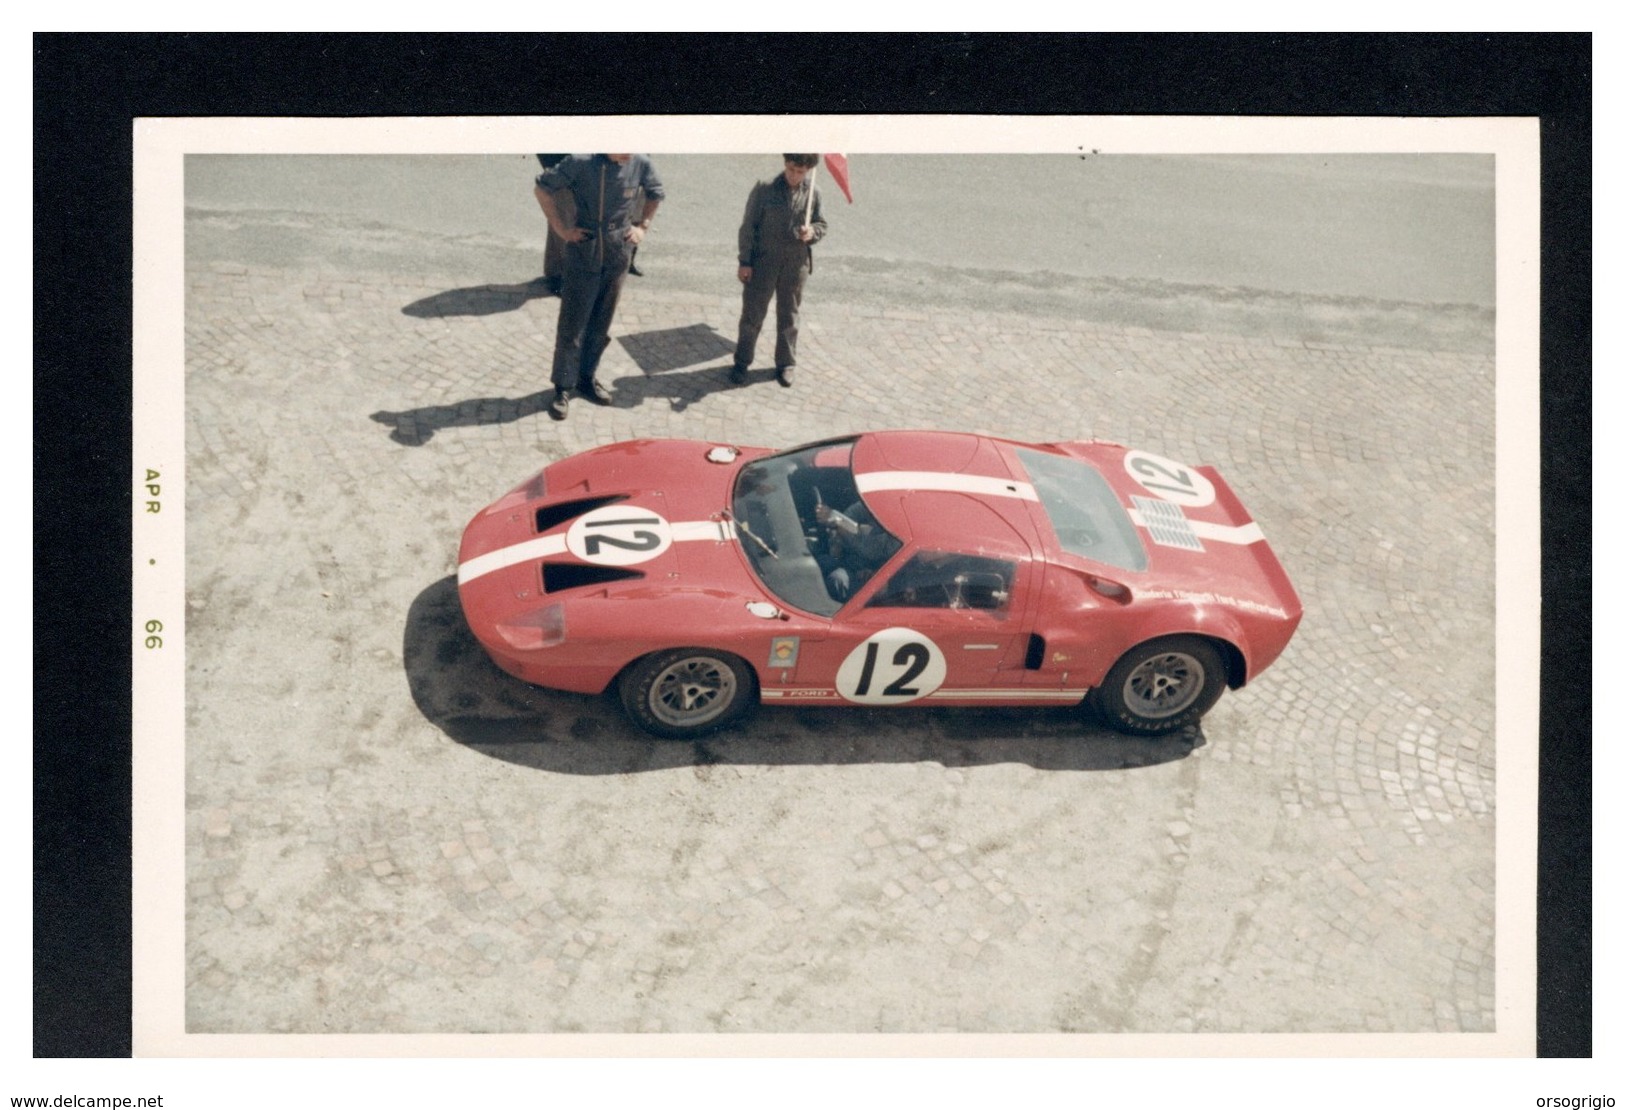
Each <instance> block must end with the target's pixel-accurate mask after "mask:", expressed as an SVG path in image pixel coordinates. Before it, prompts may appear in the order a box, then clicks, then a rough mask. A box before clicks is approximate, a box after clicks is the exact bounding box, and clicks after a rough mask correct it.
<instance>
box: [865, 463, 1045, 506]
mask: <svg viewBox="0 0 1625 1110" xmlns="http://www.w3.org/2000/svg"><path fill="white" fill-rule="evenodd" d="M857 482H858V492H859V493H874V492H876V491H878V490H942V491H946V492H949V493H977V494H981V495H982V496H983V497H1015V498H1019V499H1020V500H1022V501H1037V500H1038V492H1037V491H1036V490H1034V489H1033V487H1032V485H1031V483H1029V482H1018V481H1016V480H1015V479H1014V478H994V477H990V476H989V475H986V474H947V473H942V472H938V471H934V470H875V471H871V472H869V473H868V474H859V475H858V476H857Z"/></svg>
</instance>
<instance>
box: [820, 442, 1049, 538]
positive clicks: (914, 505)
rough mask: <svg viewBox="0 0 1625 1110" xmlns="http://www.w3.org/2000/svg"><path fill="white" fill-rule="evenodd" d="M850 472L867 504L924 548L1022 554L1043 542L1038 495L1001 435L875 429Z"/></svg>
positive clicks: (858, 446)
mask: <svg viewBox="0 0 1625 1110" xmlns="http://www.w3.org/2000/svg"><path fill="white" fill-rule="evenodd" d="M852 471H853V476H854V478H855V479H856V481H857V484H858V492H859V493H860V495H861V496H862V497H863V500H864V504H866V505H868V506H869V509H870V511H872V512H873V513H874V514H875V519H876V520H878V521H879V522H880V524H881V525H882V526H883V527H884V528H885V529H886V530H887V531H889V532H891V533H892V534H894V535H896V536H899V537H901V538H903V539H904V540H906V541H910V542H913V543H915V544H918V545H919V546H921V547H925V548H932V549H940V550H948V551H971V552H978V553H981V554H1000V555H1006V556H1008V557H1012V558H1019V557H1025V556H1027V555H1029V554H1030V553H1031V552H1033V551H1035V550H1038V549H1040V548H1041V547H1042V546H1043V542H1044V541H1043V540H1042V538H1041V537H1040V533H1039V529H1038V526H1037V524H1036V523H1035V520H1034V513H1033V510H1034V509H1036V508H1037V505H1038V503H1037V499H1036V494H1035V493H1034V492H1033V488H1032V486H1031V484H1030V483H1028V482H1027V480H1026V478H1025V476H1024V475H1023V474H1021V472H1020V471H1019V470H1017V469H1016V468H1015V467H1014V465H1013V464H1012V463H1011V461H1010V460H1009V458H1008V456H1007V453H1006V446H1005V444H1004V443H1003V441H1000V440H995V439H992V438H990V437H988V436H980V435H974V434H971V433H965V432H872V433H870V434H868V435H865V436H862V437H860V438H859V440H858V442H857V444H856V446H855V447H854V448H853V452H852Z"/></svg>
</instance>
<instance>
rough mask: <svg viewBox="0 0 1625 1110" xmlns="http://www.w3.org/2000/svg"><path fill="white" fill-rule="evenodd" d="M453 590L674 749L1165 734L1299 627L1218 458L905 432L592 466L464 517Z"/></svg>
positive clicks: (622, 448)
mask: <svg viewBox="0 0 1625 1110" xmlns="http://www.w3.org/2000/svg"><path fill="white" fill-rule="evenodd" d="M457 584H458V591H459V594H460V595H461V598H462V604H463V612H464V614H465V615H466V616H467V619H468V624H469V627H470V628H471V629H472V630H473V632H474V635H475V636H476V637H477V638H478V640H479V642H480V643H481V645H483V646H484V648H485V650H486V651H487V652H489V653H490V655H491V658H492V659H493V660H495V661H496V663H497V665H498V666H500V667H501V668H502V669H503V670H505V671H507V672H508V673H510V674H512V675H515V676H517V677H519V678H521V679H524V680H525V681H526V682H532V683H535V684H537V685H540V686H547V687H552V688H555V689H560V690H571V691H576V692H579V693H588V694H596V693H600V692H602V691H604V690H607V689H608V688H609V687H611V686H614V687H615V688H616V690H617V692H618V693H619V696H620V700H621V702H622V704H623V705H624V706H625V708H626V711H627V713H628V714H630V715H631V717H632V719H633V720H635V721H636V722H637V723H638V724H639V725H641V726H642V727H643V728H645V729H646V730H648V731H649V732H651V733H654V734H656V735H658V736H663V737H670V738H678V739H681V738H687V737H692V736H698V735H702V734H704V733H707V732H711V731H714V730H716V729H720V728H723V727H725V726H727V725H730V724H732V723H735V722H737V721H739V720H740V719H741V718H742V717H743V716H744V715H745V714H746V713H748V712H750V711H751V710H752V709H753V708H754V707H755V706H756V705H757V704H758V703H767V704H769V705H822V706H836V705H866V706H890V705H935V706H941V705H978V706H991V705H1005V706H1008V705H1063V704H1077V703H1079V702H1081V701H1083V700H1084V698H1085V697H1086V696H1088V697H1090V699H1091V700H1092V701H1093V702H1095V703H1096V704H1097V705H1098V707H1099V710H1100V711H1101V713H1102V714H1103V715H1104V717H1105V719H1106V721H1107V722H1109V723H1110V724H1111V725H1112V726H1113V727H1114V728H1117V729H1119V730H1122V731H1124V732H1128V733H1136V734H1140V735H1148V736H1150V735H1160V734H1163V733H1169V732H1173V731H1175V730H1178V729H1180V728H1183V727H1184V726H1186V725H1189V724H1191V723H1193V722H1195V721H1197V720H1198V719H1199V718H1200V717H1201V716H1202V715H1203V714H1204V713H1206V712H1207V710H1208V709H1209V708H1210V707H1211V706H1212V705H1213V703H1214V702H1215V701H1216V700H1217V699H1218V697H1219V695H1220V693H1222V692H1223V690H1224V688H1225V687H1226V686H1231V687H1240V686H1242V685H1244V684H1245V683H1247V682H1248V681H1250V680H1251V679H1252V678H1253V677H1255V676H1256V675H1257V674H1258V673H1259V672H1260V671H1262V670H1263V669H1264V668H1265V667H1267V666H1269V665H1270V664H1271V663H1272V662H1274V661H1275V659H1276V657H1277V656H1279V655H1280V654H1281V652H1282V650H1283V649H1284V648H1285V647H1286V645H1287V641H1288V640H1289V639H1290V638H1291V636H1292V633H1293V630H1294V629H1296V628H1297V625H1298V621H1299V619H1300V618H1301V617H1302V615H1303V609H1302V606H1301V604H1300V603H1299V601H1298V597H1297V594H1296V593H1295V592H1294V591H1293V589H1292V585H1291V583H1290V582H1288V581H1287V577H1286V574H1285V572H1284V571H1283V570H1282V568H1281V564H1280V563H1279V562H1278V561H1277V560H1276V557H1275V554H1274V552H1273V551H1271V550H1270V547H1269V544H1268V543H1266V542H1265V540H1264V536H1263V533H1262V532H1261V531H1260V529H1259V527H1258V525H1257V524H1255V523H1254V522H1253V521H1252V519H1251V518H1250V517H1249V516H1248V514H1247V511H1246V509H1244V508H1243V507H1242V505H1241V502H1240V501H1239V500H1237V498H1236V496H1235V494H1234V493H1232V492H1231V490H1230V488H1229V486H1227V485H1226V484H1225V483H1224V481H1223V479H1221V478H1220V477H1219V475H1218V474H1217V473H1216V472H1215V471H1213V470H1212V469H1211V468H1208V467H1196V466H1188V465H1186V464H1184V463H1181V462H1176V461H1174V460H1172V459H1167V458H1162V457H1160V456H1157V455H1153V454H1148V453H1146V452H1144V451H1132V450H1127V449H1125V448H1123V447H1120V446H1117V445H1116V444H1110V443H1098V442H1095V443H1053V444H1023V443H1016V442H1012V441H1009V440H1002V439H995V438H991V437H988V436H981V435H970V434H960V433H945V432H919V431H895V432H874V433H870V434H865V435H858V436H852V437H848V438H842V439H833V440H828V441H825V442H821V443H813V444H809V445H807V446H805V447H798V448H795V449H794V450H791V451H783V452H777V453H775V452H773V451H771V450H768V449H765V448H754V447H734V446H726V445H718V444H712V443H703V442H695V441H690V440H639V441H635V442H630V443H617V444H613V445H611V446H608V447H601V448H598V449H597V450H593V451H588V452H586V453H584V454H581V455H576V456H574V457H572V458H569V459H565V460H564V461H562V462H559V463H555V464H554V465H552V466H549V467H547V468H546V469H545V470H543V471H542V472H541V473H539V474H537V475H535V476H534V477H532V478H530V479H528V480H527V481H526V482H524V483H523V484H522V485H520V486H518V487H516V488H515V489H513V490H512V491H511V492H509V493H508V494H507V495H506V496H504V497H502V498H501V499H499V500H498V501H496V502H495V503H494V504H492V505H491V506H489V507H488V508H486V509H485V510H483V511H482V512H481V513H480V514H479V515H478V516H476V517H475V518H474V520H473V521H472V522H471V523H470V524H469V525H468V528H467V530H466V531H465V532H464V534H463V541H462V549H461V552H460V553H459V555H458V568H457Z"/></svg>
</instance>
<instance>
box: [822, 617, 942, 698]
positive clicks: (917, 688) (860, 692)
mask: <svg viewBox="0 0 1625 1110" xmlns="http://www.w3.org/2000/svg"><path fill="white" fill-rule="evenodd" d="M947 677H948V663H947V659H946V657H945V656H944V655H943V654H942V649H941V648H939V647H938V646H937V645H936V644H934V643H933V642H932V641H931V640H930V638H929V637H926V636H923V635H921V634H920V633H918V632H916V631H914V630H913V629H912V628H886V629H882V630H881V631H879V632H876V633H875V634H874V635H873V636H870V637H869V638H868V639H867V640H865V641H863V643H861V644H859V645H858V646H857V647H855V648H853V649H852V650H851V652H849V653H848V654H847V657H846V659H845V661H843V662H842V663H841V667H840V670H838V671H836V672H835V689H836V690H838V691H839V692H840V694H841V696H842V697H843V698H845V699H846V700H847V701H852V702H857V703H858V704H860V705H898V704H900V703H902V702H909V701H914V700H915V699H917V698H923V697H926V696H927V695H929V694H933V693H935V692H936V690H937V687H939V686H941V685H942V683H943V681H944V680H945V679H946V678H947Z"/></svg>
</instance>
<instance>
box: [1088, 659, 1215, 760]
mask: <svg viewBox="0 0 1625 1110" xmlns="http://www.w3.org/2000/svg"><path fill="white" fill-rule="evenodd" d="M1224 685H1225V673H1224V660H1223V659H1221V658H1220V656H1219V652H1218V650H1217V649H1216V648H1215V647H1214V646H1213V645H1212V644H1210V643H1208V642H1207V641H1206V640H1203V639H1201V638H1199V637H1196V636H1169V637H1167V638H1166V639H1162V640H1151V641H1148V642H1147V643H1143V644H1141V645H1139V646H1138V647H1136V648H1133V649H1131V650H1130V651H1128V652H1126V653H1125V654H1124V655H1123V657H1122V658H1121V659H1119V660H1118V661H1117V663H1116V665H1115V666H1113V667H1112V669H1111V671H1110V672H1109V673H1108V674H1107V675H1106V681H1105V682H1103V683H1101V685H1100V688H1099V689H1098V690H1097V691H1095V702H1096V704H1097V705H1098V706H1099V708H1100V711H1101V713H1102V715H1104V716H1105V718H1106V723H1107V724H1109V725H1111V726H1112V727H1113V728H1115V729H1117V730H1118V731H1119V732H1128V733H1133V734H1135V735H1138V736H1161V735H1163V734H1165V733H1169V732H1177V731H1179V730H1180V729H1182V728H1184V727H1185V726H1186V725H1189V724H1194V723H1195V722H1196V721H1199V720H1201V718H1202V714H1204V713H1206V712H1207V711H1208V710H1209V709H1211V708H1213V703H1214V702H1216V701H1218V700H1219V695H1220V694H1222V693H1224Z"/></svg>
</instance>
